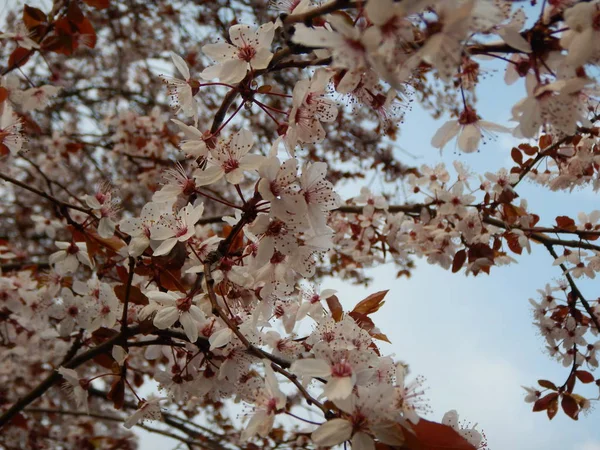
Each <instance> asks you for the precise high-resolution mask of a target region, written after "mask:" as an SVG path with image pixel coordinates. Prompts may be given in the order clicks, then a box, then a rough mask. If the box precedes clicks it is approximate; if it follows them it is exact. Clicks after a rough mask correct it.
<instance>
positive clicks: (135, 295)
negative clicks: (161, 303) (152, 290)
mask: <svg viewBox="0 0 600 450" xmlns="http://www.w3.org/2000/svg"><path fill="white" fill-rule="evenodd" d="M126 291H127V286H126V285H125V284H119V285H118V286H116V287H115V294H117V297H118V298H119V300H121V302H123V303H125V292H126ZM129 303H130V304H131V303H133V304H134V305H147V304H148V297H146V296H145V295H144V294H142V291H140V288H139V287H137V286H131V288H130V289H129Z"/></svg>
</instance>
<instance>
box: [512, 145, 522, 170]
mask: <svg viewBox="0 0 600 450" xmlns="http://www.w3.org/2000/svg"><path fill="white" fill-rule="evenodd" d="M510 157H511V158H512V159H513V161H514V162H516V163H517V164H518V165H519V166H521V165H523V153H521V152H520V151H519V149H518V148H513V149H512V150H511V151H510Z"/></svg>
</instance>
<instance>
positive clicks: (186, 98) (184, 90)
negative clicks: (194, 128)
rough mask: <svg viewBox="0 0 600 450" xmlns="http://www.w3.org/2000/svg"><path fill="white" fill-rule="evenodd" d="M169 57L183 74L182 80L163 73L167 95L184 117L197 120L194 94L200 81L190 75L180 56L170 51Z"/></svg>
mask: <svg viewBox="0 0 600 450" xmlns="http://www.w3.org/2000/svg"><path fill="white" fill-rule="evenodd" d="M171 59H172V60H173V64H174V65H175V67H176V68H177V70H178V71H179V73H180V74H181V75H183V80H180V79H179V78H173V77H167V76H164V75H163V76H162V79H163V81H164V82H165V84H166V85H167V86H168V88H169V95H170V96H171V100H172V101H173V104H174V106H175V107H176V108H177V111H176V112H180V111H181V112H183V114H185V116H186V117H193V118H194V120H197V117H198V112H197V105H196V100H195V99H194V95H195V93H196V92H197V90H198V88H199V87H200V83H199V82H198V81H196V80H194V79H193V78H192V77H191V75H190V69H189V68H188V66H187V64H186V62H185V60H184V59H183V58H182V57H181V56H179V55H177V54H175V53H173V52H171Z"/></svg>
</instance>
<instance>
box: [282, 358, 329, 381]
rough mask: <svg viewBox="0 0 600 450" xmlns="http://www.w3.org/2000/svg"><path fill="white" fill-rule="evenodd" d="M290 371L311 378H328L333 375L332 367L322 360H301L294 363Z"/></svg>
mask: <svg viewBox="0 0 600 450" xmlns="http://www.w3.org/2000/svg"><path fill="white" fill-rule="evenodd" d="M290 371H292V372H293V373H297V374H299V375H307V376H310V377H327V376H329V375H331V367H330V366H329V364H328V363H327V361H325V360H322V359H308V358H307V359H300V360H298V361H294V362H293V363H292V366H291V367H290Z"/></svg>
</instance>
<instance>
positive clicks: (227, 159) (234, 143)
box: [196, 130, 265, 186]
mask: <svg viewBox="0 0 600 450" xmlns="http://www.w3.org/2000/svg"><path fill="white" fill-rule="evenodd" d="M253 145H254V136H253V135H252V133H250V132H249V131H247V130H240V131H238V132H237V133H234V134H233V135H232V136H231V138H230V139H228V140H226V141H220V142H219V143H218V144H217V145H216V147H215V148H214V149H212V150H211V151H210V154H211V156H212V159H210V160H209V163H210V164H211V165H210V166H209V167H207V168H206V169H205V170H203V171H199V172H198V173H197V174H196V183H197V184H198V185H199V186H206V185H208V184H212V183H215V182H217V181H218V180H220V179H221V178H223V176H224V177H225V179H226V180H227V182H228V183H231V184H240V183H241V182H242V181H243V180H244V172H250V171H256V170H258V168H259V167H260V165H261V163H262V161H263V160H264V159H265V157H264V156H262V155H249V154H248V152H249V151H250V149H251V148H252V146H253Z"/></svg>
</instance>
